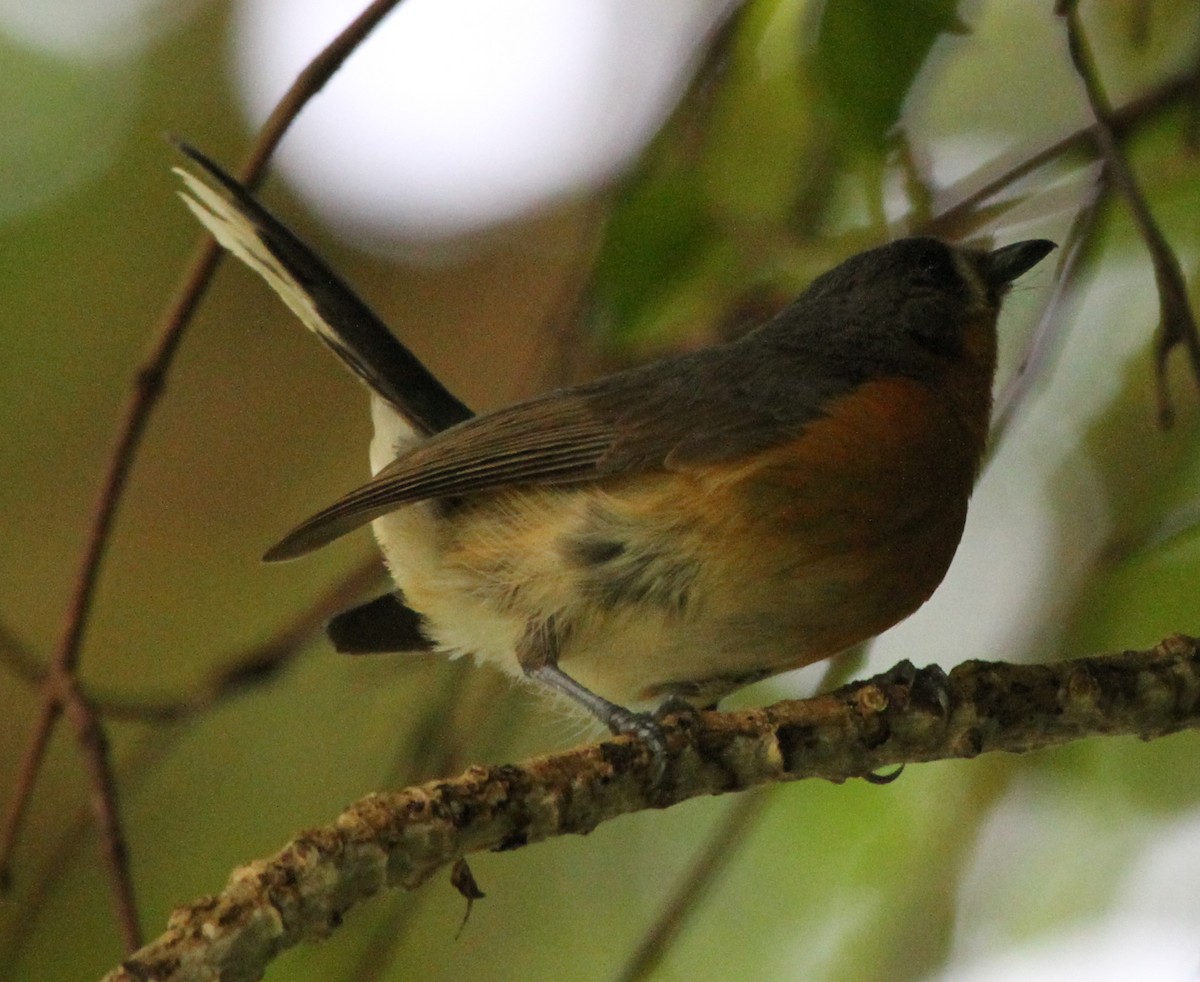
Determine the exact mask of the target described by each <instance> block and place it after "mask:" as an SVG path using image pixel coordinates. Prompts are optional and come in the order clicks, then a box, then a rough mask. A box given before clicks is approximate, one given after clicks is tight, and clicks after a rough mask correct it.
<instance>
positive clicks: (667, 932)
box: [617, 790, 769, 982]
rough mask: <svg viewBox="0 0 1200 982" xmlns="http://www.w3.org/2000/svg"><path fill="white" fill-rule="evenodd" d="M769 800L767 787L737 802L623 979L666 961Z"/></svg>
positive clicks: (643, 975) (636, 978) (636, 979)
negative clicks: (672, 946) (765, 790)
mask: <svg viewBox="0 0 1200 982" xmlns="http://www.w3.org/2000/svg"><path fill="white" fill-rule="evenodd" d="M768 800H769V799H768V797H767V795H766V794H765V793H764V791H763V790H756V791H751V792H748V793H747V794H744V795H742V797H740V798H739V799H738V800H737V801H735V802H734V804H733V807H732V808H730V809H729V811H728V812H727V813H726V815H725V817H724V818H723V819H722V821H721V827H720V828H719V829H717V832H716V834H715V835H714V836H713V837H712V839H711V840H709V842H708V844H707V845H706V846H705V847H704V849H703V851H702V852H701V853H700V854H699V855H698V856H696V858H695V860H693V862H692V866H691V869H689V870H688V874H687V876H686V877H685V878H684V881H683V882H682V883H681V884H680V885H679V888H678V889H677V890H676V891H675V893H674V895H673V896H672V897H671V898H670V900H669V901H667V903H666V904H665V905H664V906H663V909H662V911H661V912H660V913H659V915H658V918H657V919H656V920H655V922H654V923H653V924H652V925H651V927H650V930H649V931H647V932H646V934H645V936H644V937H643V938H642V940H641V942H640V943H639V944H638V946H637V949H636V950H635V951H634V953H633V955H632V957H631V958H630V959H629V961H628V962H627V963H626V964H625V968H624V969H623V970H622V971H621V974H620V975H619V976H617V978H618V979H619V980H620V982H641V980H642V979H648V978H650V977H651V973H652V972H653V971H654V970H655V969H656V968H658V966H659V965H660V964H662V960H663V958H665V957H666V955H667V953H668V952H669V951H670V948H671V945H672V944H673V943H674V942H675V941H676V940H677V939H678V938H679V935H680V932H682V930H683V927H684V924H685V923H686V922H687V918H688V916H689V915H692V914H694V913H696V911H697V909H698V908H699V906H700V903H701V901H703V899H704V897H705V896H706V895H707V894H708V892H709V891H710V890H711V889H712V888H713V887H714V886H715V885H716V884H717V882H718V881H719V880H720V878H721V874H722V873H724V872H725V870H726V869H727V868H728V867H729V862H730V860H732V859H733V857H734V856H735V855H736V853H737V850H738V847H739V846H740V845H741V844H742V843H744V842H745V841H746V839H747V838H748V837H749V835H750V832H751V830H752V829H753V827H754V824H755V823H756V822H757V821H758V819H759V818H760V817H761V815H762V813H763V809H764V808H765V807H766V804H767V801H768Z"/></svg>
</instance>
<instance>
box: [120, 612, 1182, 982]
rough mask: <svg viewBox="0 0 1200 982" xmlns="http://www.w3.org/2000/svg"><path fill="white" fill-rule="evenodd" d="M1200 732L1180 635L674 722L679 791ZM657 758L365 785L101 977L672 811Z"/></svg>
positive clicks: (193, 967)
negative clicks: (625, 818) (659, 808)
mask: <svg viewBox="0 0 1200 982" xmlns="http://www.w3.org/2000/svg"><path fill="white" fill-rule="evenodd" d="M1197 727H1200V649H1198V644H1197V641H1196V639H1194V638H1189V637H1184V636H1182V635H1177V636H1174V637H1171V638H1168V639H1166V640H1165V641H1163V642H1162V643H1160V644H1159V645H1157V646H1156V647H1154V648H1151V649H1149V650H1146V651H1129V652H1124V653H1121V654H1113V655H1098V656H1095V657H1091V658H1080V659H1076V660H1073V661H1066V662H1059V663H1056V664H1049V665H1012V664H1005V663H1002V662H979V661H971V662H966V663H964V664H962V665H960V666H958V667H957V668H955V669H954V670H953V671H952V672H951V673H950V675H949V676H947V675H946V674H945V673H944V672H942V670H941V669H939V668H937V667H936V666H931V667H928V668H924V669H919V670H918V669H915V668H913V667H912V665H911V664H909V663H907V662H905V663H902V664H901V665H899V666H897V667H896V668H895V669H893V670H891V671H890V672H887V673H886V674H884V675H880V676H877V677H876V678H874V679H870V680H868V681H865V682H858V683H854V684H852V685H848V686H845V687H844V688H842V689H839V690H837V691H836V692H832V693H829V694H828V695H823V696H817V697H816V698H813V699H807V700H804V701H799V702H782V703H779V704H777V705H775V706H771V707H767V708H764V709H751V710H744V711H741V712H731V713H716V712H701V713H698V714H696V715H695V716H694V717H693V716H691V715H688V716H685V717H683V718H682V719H677V720H674V721H672V720H668V721H667V742H668V750H669V753H670V756H671V758H672V764H671V772H670V780H671V781H672V786H671V788H670V789H669V792H668V793H667V795H666V798H667V799H668V800H669V802H670V803H675V802H679V801H683V800H685V799H687V798H693V797H697V796H700V795H711V794H723V793H726V792H730V791H741V790H745V789H747V788H750V787H753V786H755V785H759V784H765V783H770V782H773V781H792V780H799V779H802V778H810V777H819V778H824V779H826V780H832V781H843V780H846V779H847V778H850V777H855V776H861V775H864V774H868V773H870V772H872V771H876V770H878V769H879V768H882V767H888V766H892V765H896V764H901V763H917V762H924V761H930V760H944V759H951V758H969V757H975V756H977V755H978V754H981V753H988V752H994V751H1006V752H1009V753H1024V752H1027V751H1030V750H1036V749H1042V748H1046V747H1053V746H1058V745H1060V744H1063V743H1067V742H1070V741H1072V740H1078V739H1082V738H1084V737H1095V736H1112V735H1118V734H1125V735H1136V736H1139V737H1142V738H1143V739H1153V738H1155V737H1159V736H1164V735H1166V734H1168V733H1174V732H1178V731H1179V730H1183V729H1188V728H1197ZM651 765H652V760H651V754H650V753H649V751H648V750H647V749H646V748H645V747H644V746H643V745H641V744H639V743H637V742H634V741H632V740H630V739H629V738H627V737H621V738H616V739H613V740H609V741H607V742H604V743H599V744H591V745H588V746H583V747H579V748H576V749H575V750H570V751H566V752H564V753H559V754H554V755H552V756H545V757H537V758H533V759H531V760H528V761H525V762H524V763H522V764H511V765H497V766H491V767H472V768H470V769H469V770H467V771H466V772H465V773H464V774H462V775H461V776H459V777H457V778H453V779H449V780H444V781H431V782H429V783H428V784H424V785H420V786H418V787H413V788H408V789H407V790H404V791H396V792H388V793H380V794H374V795H370V796H368V797H366V798H363V799H362V800H361V801H359V802H357V803H356V804H354V805H352V806H351V807H350V808H349V809H347V810H346V811H345V812H343V813H342V814H341V815H340V816H338V818H337V819H336V820H335V821H334V822H333V823H332V824H330V825H328V826H324V827H321V828H317V829H310V830H309V831H307V832H304V833H302V834H301V835H300V836H298V837H297V838H296V839H294V840H293V841H292V842H290V843H289V844H288V845H287V846H285V847H284V849H283V850H282V851H280V852H279V853H277V854H276V855H275V856H273V857H271V858H270V859H266V860H260V861H257V862H253V863H250V864H249V865H247V866H243V867H241V868H239V869H237V870H235V871H234V872H233V874H232V876H231V877H230V880H229V883H228V884H227V886H226V888H225V890H224V891H223V892H222V893H220V894H219V895H217V896H215V897H205V898H203V899H201V900H199V901H196V902H195V903H193V904H192V905H190V906H188V907H184V908H181V909H180V910H177V911H176V912H175V913H174V914H173V915H172V918H171V923H170V926H169V927H168V929H167V931H166V933H164V934H163V935H161V936H160V937H159V938H158V939H157V940H155V941H154V942H152V943H151V944H150V945H148V946H147V947H146V948H144V949H142V950H141V951H139V952H137V953H136V954H135V955H133V956H132V957H131V958H130V959H128V960H127V961H126V962H124V963H123V964H122V965H121V966H119V967H118V968H116V969H114V970H113V971H112V972H111V973H110V974H109V975H108V976H106V980H107V982H134V980H137V982H148V980H161V982H167V980H170V982H191V980H200V979H211V978H239V979H240V978H245V979H250V978H258V977H260V976H261V974H262V973H263V971H264V970H265V967H266V965H267V964H268V963H269V962H270V960H271V959H272V958H274V957H275V956H276V955H277V954H279V953H280V952H281V951H283V950H285V949H287V948H290V947H292V946H293V945H296V944H298V943H300V942H302V941H308V940H315V939H317V938H322V937H325V936H327V935H328V934H329V933H330V932H331V931H333V930H334V929H335V928H336V927H337V925H339V924H340V923H341V922H342V919H343V915H344V914H345V912H346V911H347V910H348V909H349V908H351V907H353V906H355V905H356V904H357V903H359V902H360V901H361V900H362V899H364V898H366V897H368V896H371V895H373V894H375V893H377V892H378V891H379V890H380V889H382V888H383V887H385V886H392V885H398V886H403V887H406V888H409V889H411V888H414V887H417V886H419V885H420V884H421V883H423V882H424V881H425V880H427V879H428V878H429V877H430V876H432V875H433V874H434V873H435V872H437V871H438V870H439V869H442V868H443V867H445V866H447V865H448V864H450V863H453V862H454V861H455V860H456V859H459V858H460V857H462V856H466V855H468V854H470V853H472V852H478V851H481V850H496V849H505V850H507V849H515V848H518V847H521V846H525V845H529V844H531V843H534V842H540V841H542V840H544V839H547V838H550V837H552V836H558V835H567V834H580V833H586V832H590V831H591V830H592V829H594V828H595V827H596V826H597V825H599V824H600V823H601V822H605V821H608V820H610V819H612V818H615V817H617V816H618V815H623V814H628V813H631V812H635V811H639V810H643V809H647V808H651V807H655V806H656V805H662V804H663V803H664V802H663V795H662V792H661V789H659V790H657V791H656V790H655V789H652V788H651V786H650V783H651V782H650V774H651V770H652V767H651Z"/></svg>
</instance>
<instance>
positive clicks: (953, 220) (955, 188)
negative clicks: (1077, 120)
mask: <svg viewBox="0 0 1200 982" xmlns="http://www.w3.org/2000/svg"><path fill="white" fill-rule="evenodd" d="M1197 84H1200V70H1197V71H1195V72H1187V73H1185V74H1181V75H1178V76H1176V77H1175V78H1172V79H1169V80H1168V81H1166V82H1164V83H1163V84H1162V85H1159V86H1158V87H1156V88H1154V89H1151V90H1150V91H1148V92H1146V93H1145V94H1143V95H1141V96H1139V97H1138V98H1136V99H1131V100H1130V101H1129V102H1127V103H1125V105H1123V106H1121V107H1119V108H1117V109H1114V110H1113V111H1112V114H1111V115H1110V117H1109V120H1108V123H1109V131H1110V132H1111V133H1112V135H1113V136H1114V137H1115V138H1116V139H1118V140H1122V139H1124V138H1125V137H1127V136H1128V135H1129V133H1130V131H1131V130H1132V128H1133V127H1134V126H1136V125H1138V124H1140V123H1143V122H1145V121H1146V120H1148V119H1152V118H1153V117H1154V116H1155V115H1156V114H1157V113H1159V112H1161V111H1162V110H1164V109H1167V108H1169V107H1171V106H1174V105H1176V104H1177V103H1178V102H1179V101H1180V100H1183V99H1189V98H1191V96H1192V95H1193V93H1194V92H1195V89H1196V86H1197ZM1098 139H1099V126H1098V124H1096V123H1093V124H1091V125H1090V126H1084V127H1081V128H1080V129H1077V130H1076V131H1075V132H1074V133H1070V134H1068V135H1067V136H1065V137H1062V138H1061V139H1058V140H1054V141H1052V142H1051V143H1049V144H1046V145H1044V146H1043V145H1037V146H1035V147H1020V148H1017V149H1016V150H1013V151H1012V152H1011V153H1006V154H1004V155H1002V156H1001V157H999V158H997V159H996V160H993V161H990V162H989V163H987V164H985V165H984V166H983V167H981V168H980V169H979V170H978V171H975V172H974V173H972V174H969V175H967V176H966V177H965V178H963V179H962V180H960V181H957V182H955V183H954V184H953V185H951V186H950V187H948V188H946V189H944V190H942V191H939V192H938V193H937V199H938V202H937V204H936V206H935V208H934V213H935V217H934V218H933V220H932V221H931V222H930V223H929V225H927V226H925V227H924V230H923V233H924V234H927V235H946V236H950V237H952V238H957V237H959V227H960V226H961V224H962V223H963V222H964V221H966V219H967V218H968V217H969V216H970V215H971V214H972V213H973V212H975V211H976V210H978V208H979V207H980V206H981V205H982V204H983V202H985V201H987V200H989V199H990V198H993V197H995V196H996V195H997V194H999V193H1000V192H1001V191H1004V190H1005V189H1007V188H1009V187H1011V186H1012V185H1013V184H1016V183H1017V182H1018V181H1020V180H1021V179H1023V178H1025V177H1028V176H1029V175H1030V174H1032V173H1033V172H1034V171H1036V170H1039V169H1041V168H1042V167H1045V166H1046V165H1047V164H1051V163H1053V162H1055V161H1056V160H1061V159H1062V158H1063V157H1066V156H1068V155H1069V154H1070V153H1072V152H1074V151H1076V150H1086V149H1087V148H1089V147H1096V146H1097V145H1098V142H1097V141H1098Z"/></svg>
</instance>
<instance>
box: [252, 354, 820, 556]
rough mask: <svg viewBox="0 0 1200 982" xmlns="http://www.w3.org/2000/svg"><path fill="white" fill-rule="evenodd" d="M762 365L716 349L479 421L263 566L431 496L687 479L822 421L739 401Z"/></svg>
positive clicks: (301, 533) (790, 408)
mask: <svg viewBox="0 0 1200 982" xmlns="http://www.w3.org/2000/svg"><path fill="white" fill-rule="evenodd" d="M762 360H763V359H761V358H754V359H753V363H750V364H743V362H744V361H746V359H744V357H743V353H742V351H741V350H739V349H738V348H736V347H735V346H733V345H726V346H720V347H717V348H710V349H706V350H704V351H701V352H696V353H695V354H692V355H687V356H684V357H681V358H675V359H671V360H668V361H664V362H659V363H656V364H654V365H651V366H648V367H646V368H643V369H635V370H633V371H629V372H624V373H622V374H620V375H615V376H610V377H609V378H607V379H602V380H600V381H598V382H594V383H590V384H589V385H585V386H581V387H578V388H575V389H567V390H562V391H559V392H553V393H550V394H548V395H545V396H541V397H539V398H536V399H533V400H530V401H529V402H525V403H520V404H518V405H515V406H510V407H508V408H506V409H500V410H497V411H496V412H492V413H488V414H486V415H483V416H478V417H476V418H474V419H471V420H468V421H467V422H465V423H462V424H460V425H459V426H456V427H454V428H452V429H450V430H446V431H445V432H443V433H439V434H437V435H436V436H434V437H432V438H431V439H429V440H428V441H426V442H425V443H422V444H419V445H417V446H416V447H413V448H412V449H411V450H408V451H407V452H405V453H403V454H402V455H401V456H400V457H398V458H397V459H396V460H395V461H393V462H392V463H391V464H389V465H388V466H387V467H385V468H384V469H383V470H381V471H380V472H379V473H378V474H376V475H375V477H374V478H373V479H372V480H370V481H368V482H367V483H366V484H364V485H362V486H361V487H359V488H357V489H355V490H354V491H351V492H350V493H349V494H347V495H346V496H345V497H343V498H341V499H340V500H339V501H336V502H335V503H334V504H332V505H330V506H329V507H328V508H326V509H324V510H323V511H321V512H318V513H317V514H316V515H314V516H313V517H312V518H310V519H308V520H307V521H306V522H304V523H302V524H301V525H299V526H298V527H297V528H295V529H294V530H293V531H292V532H291V533H289V534H288V535H287V537H285V538H284V539H283V540H282V541H281V542H280V543H279V544H278V545H276V546H275V547H274V548H272V549H271V550H270V551H269V552H268V553H267V554H266V557H265V558H266V559H267V560H269V561H275V560H281V559H292V558H295V557H297V556H300V555H303V554H304V553H307V552H310V551H311V550H313V549H316V548H319V547H320V546H323V545H326V544H327V543H329V542H332V541H333V540H334V539H337V538H340V537H341V536H342V535H345V534H346V533H347V532H350V531H352V530H353V529H355V528H357V527H359V526H360V525H364V524H366V523H367V522H369V521H371V520H373V519H375V518H378V517H379V516H380V515H384V514H387V513H388V512H390V511H393V510H395V509H396V508H398V507H400V506H401V505H404V504H407V503H411V502H414V501H420V500H423V499H427V498H453V497H458V496H462V495H469V494H474V493H479V492H487V491H495V490H499V489H502V488H508V487H517V486H529V485H561V484H569V483H577V482H581V481H591V480H598V479H602V478H604V477H607V476H610V475H613V474H636V473H643V472H646V471H652V470H667V469H686V468H688V467H692V466H698V465H703V464H711V463H715V462H718V461H720V460H725V459H733V458H737V457H741V456H744V455H746V454H748V453H751V452H753V451H754V450H756V449H763V448H765V447H768V446H771V445H772V444H774V443H776V442H778V441H779V440H781V439H784V438H786V436H787V435H789V434H795V433H797V432H799V431H800V430H801V429H803V426H804V425H805V424H806V423H807V421H808V420H810V419H812V418H815V417H816V416H817V415H819V413H820V409H819V407H820V405H821V404H822V402H823V398H821V396H822V395H823V394H824V391H823V390H820V388H819V387H813V397H812V398H811V399H803V398H802V399H796V398H795V397H794V396H795V393H794V392H793V398H791V399H789V400H786V401H782V402H776V403H774V404H773V403H772V400H771V399H770V398H769V397H770V393H769V392H768V393H765V394H764V393H763V392H761V391H758V390H757V389H753V388H751V389H748V390H746V391H743V389H742V387H741V385H742V384H749V385H751V386H753V383H754V379H753V378H752V377H749V378H748V377H747V376H753V374H754V365H756V364H757V363H759V362H761V361H762ZM766 374H770V375H772V377H779V375H780V372H779V366H778V365H775V366H772V370H771V371H770V372H768V373H766ZM739 379H740V382H739V381H738V380H739ZM780 405H786V407H787V411H786V413H781V412H780V411H779V410H778V406H780Z"/></svg>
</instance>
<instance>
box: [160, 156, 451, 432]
mask: <svg viewBox="0 0 1200 982" xmlns="http://www.w3.org/2000/svg"><path fill="white" fill-rule="evenodd" d="M176 145H177V146H178V147H179V149H180V150H181V151H182V152H183V153H184V154H185V155H186V156H187V157H188V158H189V159H190V160H191V161H192V162H193V163H194V164H196V166H197V167H199V168H200V170H201V171H202V172H203V174H204V177H203V178H202V177H198V176H196V175H195V174H193V173H191V172H190V171H187V170H184V169H182V168H179V167H176V168H175V171H176V173H178V174H179V175H180V176H181V177H182V178H183V182H184V185H185V187H184V190H182V191H180V193H179V194H180V197H181V198H183V200H184V201H185V202H186V203H187V206H188V207H189V208H190V209H191V210H192V212H193V213H194V214H195V215H196V217H197V218H199V219H200V221H201V222H203V223H204V225H205V226H206V227H207V228H208V230H209V231H210V232H212V234H213V235H214V236H216V238H217V241H218V242H220V243H221V245H223V246H224V247H225V248H226V249H228V250H229V251H230V252H231V253H233V254H234V255H235V256H237V257H238V258H239V259H241V260H242V262H244V263H245V264H246V265H247V266H249V267H250V268H251V269H252V270H254V271H255V272H256V273H258V274H259V275H260V276H261V277H262V278H263V279H264V280H266V281H267V283H268V284H270V286H271V287H272V289H274V290H275V292H276V293H278V294H279V296H280V297H281V298H283V301H284V302H285V303H286V304H287V305H288V306H289V307H290V308H291V309H292V310H293V311H294V312H295V313H296V315H297V316H298V317H299V318H300V320H301V321H303V322H304V325H305V326H306V327H308V328H309V329H310V330H311V331H313V333H315V334H316V335H317V336H318V337H319V338H320V339H321V340H322V341H324V342H325V344H326V345H328V347H329V348H330V350H331V351H333V353H334V354H335V355H337V356H338V358H340V359H341V360H342V362H344V363H345V364H346V365H347V366H348V367H349V368H350V369H351V371H353V372H354V373H355V374H356V375H358V376H359V378H361V379H362V380H363V381H364V382H365V383H366V384H367V386H368V387H369V388H370V389H371V391H372V392H374V393H375V394H376V395H377V396H379V398H381V399H383V400H384V401H385V402H386V403H388V404H389V405H390V406H392V407H394V408H395V409H396V410H397V411H398V412H399V413H400V415H401V416H402V417H403V418H404V419H405V420H406V421H407V422H408V423H409V424H410V425H411V426H412V427H413V429H415V430H416V431H417V432H418V433H420V434H421V435H424V436H429V435H431V434H433V433H437V432H439V431H441V430H444V429H447V428H449V427H451V426H453V425H454V424H455V423H461V422H462V421H463V420H465V419H469V418H470V417H471V416H472V415H473V414H472V412H471V410H470V409H468V408H467V407H466V406H465V405H464V404H463V403H462V402H460V401H459V400H458V399H457V398H456V397H455V396H454V395H453V394H452V393H451V392H450V391H449V390H448V389H447V388H446V387H445V386H444V385H442V383H441V382H439V381H438V379H437V378H436V377H435V376H434V375H433V373H432V372H430V371H429V369H427V368H426V367H425V366H424V365H422V364H421V362H420V361H419V360H418V359H417V357H416V356H415V355H414V354H413V353H412V352H411V351H409V350H408V348H406V347H405V346H404V345H403V344H401V343H400V341H399V340H397V338H396V336H395V335H394V334H392V332H391V331H390V330H389V329H388V327H387V325H386V324H384V323H383V321H381V320H380V319H379V318H378V317H377V316H375V314H374V313H373V312H372V311H371V308H370V307H368V306H367V305H366V304H365V303H364V302H363V301H362V300H360V299H359V297H358V296H357V295H356V294H355V292H354V291H353V290H351V289H350V287H349V286H347V285H346V283H345V282H343V281H342V279H341V278H339V277H338V275H337V274H336V273H334V272H333V270H331V269H330V268H329V266H328V265H326V263H325V262H324V261H323V260H322V259H321V258H320V257H319V256H317V255H316V254H315V253H314V252H313V251H312V250H311V249H309V248H308V246H306V245H305V244H304V243H303V242H301V241H300V240H299V239H298V238H297V237H296V236H295V235H294V234H293V233H292V232H291V231H290V230H289V229H288V228H287V227H286V226H285V225H284V224H283V223H282V222H280V221H279V220H278V219H276V218H275V216H273V215H272V214H271V213H270V212H269V211H267V209H266V208H264V207H263V206H262V205H260V204H259V203H258V202H257V201H256V200H255V199H254V198H253V197H252V196H251V194H250V192H249V191H247V190H246V189H245V188H244V187H242V185H241V184H239V183H238V182H237V181H236V180H235V179H234V178H232V177H230V176H229V175H228V174H227V173H225V171H223V170H222V169H221V168H220V167H218V166H217V165H216V164H215V163H214V162H213V161H212V160H210V159H209V158H208V157H206V156H205V155H204V154H202V153H201V152H200V151H199V150H196V149H195V148H194V147H190V146H188V145H187V144H185V143H182V142H177V143H176Z"/></svg>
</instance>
